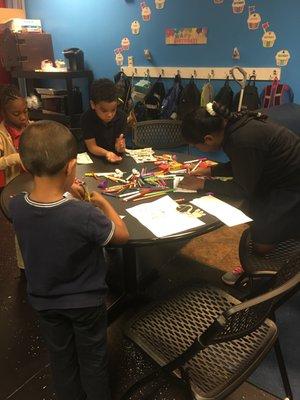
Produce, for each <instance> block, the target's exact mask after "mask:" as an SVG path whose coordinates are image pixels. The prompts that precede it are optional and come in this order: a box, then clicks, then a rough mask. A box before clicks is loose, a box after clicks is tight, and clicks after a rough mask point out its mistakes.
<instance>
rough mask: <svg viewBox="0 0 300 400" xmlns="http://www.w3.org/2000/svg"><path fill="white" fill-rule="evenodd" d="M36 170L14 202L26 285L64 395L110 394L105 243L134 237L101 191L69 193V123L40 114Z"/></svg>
mask: <svg viewBox="0 0 300 400" xmlns="http://www.w3.org/2000/svg"><path fill="white" fill-rule="evenodd" d="M19 151H20V157H21V161H22V163H23V165H24V167H25V169H26V170H27V171H29V172H30V173H31V174H32V175H33V177H34V188H33V190H32V192H31V193H30V194H20V195H18V196H15V197H14V198H13V199H12V201H11V204H10V209H11V215H12V219H13V224H14V228H15V231H16V234H17V238H18V241H19V244H20V248H21V251H22V255H23V258H24V262H25V267H26V269H25V271H26V277H27V291H28V297H29V301H30V303H31V305H32V306H33V308H34V309H35V310H37V312H38V314H39V318H40V326H41V330H42V332H43V335H44V337H45V340H46V344H47V347H48V349H49V352H50V358H51V366H52V372H53V379H54V384H55V390H56V395H57V397H58V399H60V400H75V399H76V400H77V399H78V400H83V399H88V400H96V399H97V400H99V399H103V400H104V399H105V400H106V399H110V394H109V387H108V378H107V360H106V357H107V356H106V329H107V324H106V307H105V301H104V299H105V293H106V284H105V275H106V265H105V261H104V257H103V246H105V245H106V244H107V243H116V244H122V243H125V242H126V241H127V240H128V231H127V228H126V226H125V224H124V222H123V221H122V220H121V219H120V217H119V216H118V214H117V213H116V212H115V210H114V209H113V208H112V206H111V205H110V204H109V203H108V201H107V200H105V199H104V198H103V197H102V196H101V195H100V194H98V193H96V192H92V193H91V202H92V203H93V204H90V203H86V202H83V201H80V200H77V199H74V198H71V199H70V198H66V197H64V193H65V192H66V191H68V190H69V189H70V187H71V185H72V184H73V182H74V178H75V173H76V154H77V148H76V142H75V139H74V138H73V136H72V134H71V133H70V131H69V130H68V129H67V128H66V127H65V126H63V125H61V124H58V123H56V122H51V121H40V122H37V123H35V124H32V125H30V126H28V127H27V128H26V129H25V130H24V132H23V134H22V137H21V140H20V148H19Z"/></svg>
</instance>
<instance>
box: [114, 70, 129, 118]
mask: <svg viewBox="0 0 300 400" xmlns="http://www.w3.org/2000/svg"><path fill="white" fill-rule="evenodd" d="M132 80H133V79H132V78H129V77H128V76H127V75H126V74H125V72H123V71H120V72H118V73H117V74H116V75H115V76H114V82H115V85H116V88H117V91H118V105H119V107H120V108H121V109H122V110H123V111H124V112H125V113H126V114H129V112H130V110H131V108H132V100H131V91H132Z"/></svg>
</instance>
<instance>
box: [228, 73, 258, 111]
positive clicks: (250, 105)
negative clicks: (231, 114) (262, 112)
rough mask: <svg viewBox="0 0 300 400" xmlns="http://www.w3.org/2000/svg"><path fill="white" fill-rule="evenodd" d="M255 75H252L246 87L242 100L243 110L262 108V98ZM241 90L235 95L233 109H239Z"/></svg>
mask: <svg viewBox="0 0 300 400" xmlns="http://www.w3.org/2000/svg"><path fill="white" fill-rule="evenodd" d="M255 81H256V78H255V75H251V76H250V78H249V80H248V83H247V85H246V87H245V89H244V95H243V100H242V110H243V109H244V110H257V109H258V108H260V98H259V95H258V91H257V87H256V85H255ZM240 95H241V92H238V93H237V94H236V95H235V96H234V100H233V110H234V111H237V110H238V104H239V99H240Z"/></svg>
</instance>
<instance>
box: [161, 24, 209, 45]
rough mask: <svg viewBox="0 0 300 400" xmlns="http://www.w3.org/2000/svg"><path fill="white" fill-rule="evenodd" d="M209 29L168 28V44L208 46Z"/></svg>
mask: <svg viewBox="0 0 300 400" xmlns="http://www.w3.org/2000/svg"><path fill="white" fill-rule="evenodd" d="M207 32H208V29H207V28H182V29H176V28H167V29H166V39H165V40H166V44H207Z"/></svg>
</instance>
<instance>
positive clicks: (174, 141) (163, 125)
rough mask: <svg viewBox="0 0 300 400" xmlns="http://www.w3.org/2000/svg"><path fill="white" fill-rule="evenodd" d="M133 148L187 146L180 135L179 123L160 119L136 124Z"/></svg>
mask: <svg viewBox="0 0 300 400" xmlns="http://www.w3.org/2000/svg"><path fill="white" fill-rule="evenodd" d="M132 141H133V145H134V147H140V148H143V147H153V148H154V149H171V148H172V149H173V148H176V147H182V146H186V148H187V149H188V145H187V143H186V142H185V140H184V139H183V137H182V134H181V121H177V120H169V119H161V120H153V121H142V122H137V123H136V125H135V127H134V128H133V137H132Z"/></svg>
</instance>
